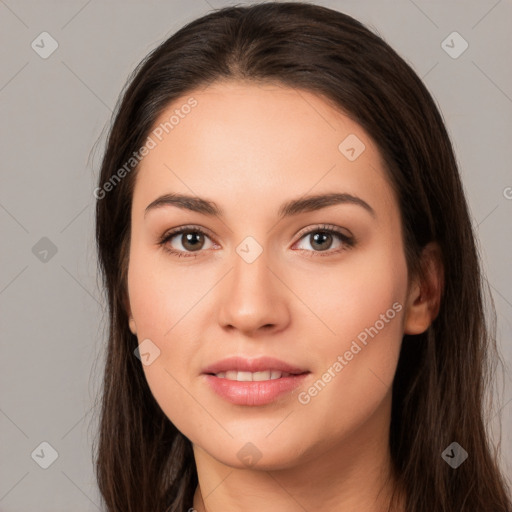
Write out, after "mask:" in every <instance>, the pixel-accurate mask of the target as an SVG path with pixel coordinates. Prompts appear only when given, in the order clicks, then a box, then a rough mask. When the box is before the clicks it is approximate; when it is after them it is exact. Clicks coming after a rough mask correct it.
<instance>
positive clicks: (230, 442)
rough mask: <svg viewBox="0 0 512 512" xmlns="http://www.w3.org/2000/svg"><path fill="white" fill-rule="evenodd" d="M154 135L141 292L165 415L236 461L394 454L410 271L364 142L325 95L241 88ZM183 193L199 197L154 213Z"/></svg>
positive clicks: (177, 113)
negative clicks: (390, 447)
mask: <svg viewBox="0 0 512 512" xmlns="http://www.w3.org/2000/svg"><path fill="white" fill-rule="evenodd" d="M192 98H193V99H192ZM187 105H188V107H187ZM171 116H174V117H173V118H172V119H171ZM170 119H171V120H170ZM166 122H167V125H165V124H163V125H161V123H166ZM154 128H155V129H154V130H153V132H152V134H150V137H151V139H152V142H149V141H148V142H149V143H148V144H147V146H148V148H149V149H148V151H147V154H146V156H145V157H144V158H143V160H142V162H141V164H140V166H139V169H138V171H137V178H136V182H135V188H134V194H133V204H132V214H131V215H132V216H131V221H132V226H131V245H130V258H129V270H128V295H129V306H130V310H131V320H130V328H131V329H132V332H134V333H136V334H137V337H138V340H139V344H142V345H141V347H140V352H141V354H142V356H141V358H142V361H143V362H144V365H143V369H144V372H145V375H146V378H147V381H148V384H149V386H150V388H151V391H152V393H153V395H154V397H155V399H156V400H157V402H158V403H159V405H160V407H161V408H162V410H163V411H164V413H165V414H166V415H167V416H168V418H169V419H170V420H171V421H172V423H174V425H176V427H177V428H178V429H179V430H180V431H181V432H182V433H183V434H184V435H185V436H186V437H187V438H189V439H190V440H191V441H192V442H193V443H194V445H195V448H196V449H197V447H201V448H202V449H203V450H204V453H206V454H207V456H209V457H213V459H216V460H217V461H219V462H221V463H223V464H227V465H230V466H235V467H245V466H248V465H249V466H251V465H256V466H257V467H261V468H286V467H291V466H293V465H296V464H299V463H301V462H307V461H311V460H312V459H313V458H315V457H318V456H322V455H325V454H332V455H334V454H336V453H337V452H339V453H342V452H341V451H343V453H344V454H345V456H346V454H347V447H350V449H352V450H357V449H358V447H359V446H361V445H362V444H363V443H375V444H376V445H377V443H380V442H381V441H382V442H386V441H387V435H388V427H389V420H390V406H391V384H392V381H393V377H394V374H395V370H396V365H397V360H398V356H399V350H400V345H401V340H402V335H403V332H404V330H407V325H406V322H407V300H408V274H407V268H406V261H405V256H404V247H403V242H402V237H401V221H400V211H399V208H398V204H397V200H396V197H395V195H394V193H393V191H392V188H391V186H390V184H389V183H388V181H387V179H386V177H385V172H384V168H383V164H382V162H381V159H380V155H379V153H378V151H377V148H376V146H375V145H374V143H373V142H372V140H370V138H369V136H368V135H367V133H366V132H365V131H364V130H363V129H362V128H361V126H359V125H358V124H356V123H355V122H353V121H352V120H350V119H349V118H348V117H346V116H345V115H342V114H340V113H339V112H337V111H336V110H334V109H333V108H332V107H330V106H329V105H328V104H327V103H326V102H324V100H322V99H321V98H320V97H319V96H317V95H314V94H312V93H309V92H305V91H302V90H300V91H298V90H294V89H291V88H286V87H284V86H278V85H272V86H270V85H265V86H263V85H262V86H258V85H254V84H251V85H248V84H243V83H239V82H224V83H219V82H218V83H216V84H214V85H211V86H210V87H208V88H206V89H201V90H196V91H194V92H193V93H191V94H187V95H186V96H184V97H183V98H181V99H180V100H177V101H175V102H174V103H173V104H172V105H171V106H170V107H169V108H168V109H167V110H165V112H164V113H163V114H162V115H161V117H160V118H159V120H158V122H157V123H156V124H155V127H154ZM166 132H168V133H166ZM170 194H175V195H176V196H175V199H176V198H177V196H187V197H190V199H186V200H185V199H183V198H182V199H181V200H180V201H179V202H172V201H170V200H168V201H166V200H165V199H163V200H161V201H160V202H158V203H155V201H157V200H158V199H159V198H161V197H162V196H165V195H170ZM324 195H325V196H329V195H331V198H330V199H329V198H326V199H325V198H324V199H320V196H324ZM311 197H315V198H316V199H309V198H311ZM167 199H169V197H168V198H167ZM150 205H153V206H150ZM214 211H215V214H213V213H212V212H214ZM182 227H186V228H187V231H186V232H185V233H181V234H175V235H173V236H170V237H169V236H167V241H165V242H164V243H160V242H161V240H162V239H165V238H166V235H169V234H170V232H171V231H172V230H174V229H176V228H182ZM326 228H329V229H332V230H334V232H326V231H325V229H326ZM197 229H200V230H201V231H199V232H198V231H197ZM202 232H204V234H203V233H202ZM170 250H174V251H176V252H177V253H178V254H179V255H181V256H178V254H174V253H171V252H169V251H170ZM134 357H135V356H134ZM231 358H239V359H237V360H235V359H231ZM270 358H272V360H271V359H270ZM230 359H231V360H230ZM251 370H252V371H251Z"/></svg>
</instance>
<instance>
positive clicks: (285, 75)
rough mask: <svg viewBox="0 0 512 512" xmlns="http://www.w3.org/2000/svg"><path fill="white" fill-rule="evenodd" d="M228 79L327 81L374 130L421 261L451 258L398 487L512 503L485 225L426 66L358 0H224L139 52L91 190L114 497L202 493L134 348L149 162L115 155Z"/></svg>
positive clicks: (424, 499)
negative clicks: (495, 390) (131, 285)
mask: <svg viewBox="0 0 512 512" xmlns="http://www.w3.org/2000/svg"><path fill="white" fill-rule="evenodd" d="M224 79H233V80H248V81H252V82H258V81H268V82H276V83H280V84H283V85H285V86H289V87H293V88H296V89H298V90H308V91H311V92H314V93H316V94H319V95H321V96H322V97H323V98H324V99H326V100H327V101H329V102H330V104H332V106H333V107H334V108H337V109H340V110H341V111H343V112H344V113H346V114H347V115H349V116H350V117H351V118H352V119H353V120H355V121H356V122H357V123H359V124H360V125H361V126H362V127H363V128H364V129H365V130H366V132H367V133H368V134H369V135H370V136H371V137H372V138H373V140H374V141H375V143H376V144H377V146H378V148H379V150H380V152H381V155H382V157H383V161H384V162H385V165H386V171H387V173H388V175H389V178H390V180H391V182H392V184H393V187H394V189H395V191H396V194H397V197H398V198H399V206H400V210H401V217H402V225H403V238H404V247H405V252H406V259H407V265H408V269H409V272H410V275H414V274H416V273H417V272H419V271H420V270H421V269H420V255H421V250H422V248H423V247H424V246H425V245H426V244H427V243H428V242H430V241H437V243H438V244H439V246H440V248H441V251H442V257H443V264H444V269H445V281H444V290H443V295H442V301H441V307H440V311H439V314H438V316H437V318H436V319H435V321H434V322H433V324H432V325H431V326H430V328H429V329H428V330H427V331H426V332H425V333H423V334H421V335H416V336H410V335H405V336H404V338H403V342H402V350H401V355H400V359H399V363H398V368H397V372H396V376H395V380H394V383H393V405H392V418H391V434H390V439H389V442H390V449H391V454H392V461H393V466H394V468H393V469H394V472H395V474H396V481H397V488H398V486H399V487H400V489H403V491H404V492H405V496H406V510H407V511H408V512H433V511H435V512H455V511H457V512H462V511H471V512H489V511H493V512H511V510H512V506H511V501H510V496H509V495H508V491H507V482H506V481H505V479H504V477H503V476H502V475H501V473H500V469H499V464H498V451H497V450H496V449H494V450H493V448H495V447H493V445H492V443H491V442H490V440H489V438H488V435H489V434H488V433H487V431H486V428H487V426H486V421H487V419H488V418H487V416H486V408H485V405H486V393H485V391H486V390H487V388H488V385H490V383H491V382H492V380H493V378H494V369H495V367H496V362H497V361H499V360H500V359H499V355H498V353H497V350H496V342H495V339H494V336H493V334H492V333H493V329H492V328H491V327H492V326H493V325H494V324H492V322H491V324H489V321H488V320H486V317H485V314H484V313H485V311H484V305H485V303H484V291H485V288H484V287H483V277H482V275H481V272H480V263H479V257H478V252H477V248H476V244H475V235H474V233H473V229H472V225H471V221H470V217H469V214H468V207H467V204H466V200H465V197H464V193H463V188H462V185H461V181H460V177H459V172H458V169H457V164H456V160H455V157H454V153H453V149H452V146H451V142H450V139H449V137H448V134H447V132H446V129H445V126H444V124H443V121H442V118H441V115H440V113H439V111H438V109H437V107H436V105H435V103H434V101H433V99H432V97H431V95H430V94H429V92H428V91H427V89H426V88H425V86H424V85H423V83H422V82H421V80H420V79H419V78H418V76H417V75H416V74H415V73H414V71H413V70H412V69H411V68H410V67H409V66H408V65H407V64H406V63H405V62H404V60H402V59H401V58H400V57H399V56H398V55H397V53H395V51H394V50H393V49H392V48H390V46H389V45H388V44H386V43H385V42H384V41H383V40H382V39H381V38H380V37H378V36H377V35H375V34H374V33H372V32H371V31H369V30H368V29H367V28H365V27H364V25H362V24H361V23H360V22H358V21H356V20H355V19H353V18H352V17H350V16H348V15H346V14H342V13H340V12H337V11H334V10H331V9H328V8H325V7H320V6H315V5H310V4H307V3H300V2H279V3H263V4H255V5H251V6H244V7H228V8H223V9H219V10H216V11H213V12H212V13H210V14H208V15H206V16H204V17H202V18H200V19H197V20H195V21H192V22H191V23H189V24H188V25H186V26H185V27H183V28H182V29H181V30H179V31H178V32H177V33H176V34H174V35H173V36H172V37H170V38H169V39H167V40H166V41H164V42H163V43H162V44H161V45H160V46H158V48H156V49H155V50H153V51H152V52H151V53H150V54H149V55H148V56H147V57H146V58H145V59H144V60H143V61H142V62H141V63H140V64H139V65H138V67H137V68H136V69H135V71H134V72H133V74H132V76H131V77H130V79H129V81H128V83H127V86H126V87H125V89H124V91H123V94H122V96H121V99H120V101H119V102H118V104H117V107H116V112H115V114H114V118H113V123H112V126H111V128H110V133H109V136H108V141H107V145H106V150H105V153H104V156H103V161H102V166H101V173H100V177H99V183H98V188H97V189H96V190H97V192H96V193H95V195H96V197H97V198H98V199H97V206H96V240H97V248H98V254H99V264H100V269H101V275H102V278H103V285H104V287H105V289H106V291H107V295H108V308H109V311H108V312H109V326H108V328H109V329H108V330H109V333H108V347H107V359H106V366H105V373H104V381H103V394H102V404H101V412H100V414H101V416H100V429H99V438H98V440H97V441H98V444H97V446H96V443H95V447H96V448H97V453H95V462H96V473H97V480H98V484H99V489H100V492H101V494H102V497H103V500H104V503H105V506H106V509H107V510H108V511H109V512H156V511H184V510H187V508H188V507H192V498H193V494H194V490H195V487H196V485H197V473H196V467H195V462H194V458H193V453H192V449H191V443H190V441H189V440H188V439H187V438H186V437H184V436H183V434H181V433H180V432H179V431H178V430H177V429H176V428H175V427H174V425H173V424H172V423H171V422H170V421H169V419H168V418H167V417H166V416H165V414H164V413H163V412H162V410H161V409H160V407H159V406H158V404H157V403H156V401H155V400H154V398H153V396H152V394H151V392H150V389H149V387H148V384H147V382H146V379H145V377H144V373H143V370H142V365H141V364H140V361H139V360H138V359H137V358H136V357H135V356H134V354H133V351H134V349H135V348H136V347H137V338H136V337H135V336H134V335H133V334H132V333H131V332H130V330H129V328H128V316H127V309H126V304H127V302H126V301H127V293H126V291H127V290H126V276H127V268H128V258H129V242H130V229H131V228H130V214H131V203H132V193H133V186H134V185H133V184H134V178H135V174H136V171H137V167H136V166H134V167H133V169H128V170H127V169H126V167H125V171H126V172H125V173H121V174H122V175H123V176H122V179H119V176H120V173H119V169H121V168H123V166H125V164H126V162H128V161H129V160H130V158H131V156H132V154H133V153H134V152H136V151H137V150H138V149H139V148H140V147H142V146H143V144H144V142H145V140H146V139H147V137H148V134H149V133H150V131H151V130H152V129H153V128H154V123H155V120H156V119H157V117H158V116H159V115H160V114H161V113H162V111H163V110H164V109H165V108H166V107H167V106H168V105H169V104H170V103H171V102H172V101H173V100H175V99H177V98H178V97H180V96H182V95H184V94H187V93H189V92H191V91H193V90H194V89H195V88H197V87H199V86H206V85H208V84H211V83H213V82H215V81H217V80H224ZM114 175H116V176H114ZM109 182H110V186H107V184H108V183H109ZM490 311H491V313H492V312H493V311H494V308H493V305H492V303H491V304H490ZM491 320H492V317H491ZM490 325H491V327H490ZM454 441H456V442H457V443H458V444H459V445H461V446H462V447H463V448H464V450H466V452H468V454H469V458H468V459H467V460H466V461H465V462H464V463H463V464H462V465H460V466H459V467H458V468H457V469H453V468H452V467H450V465H449V464H447V463H446V462H445V460H443V458H442V457H441V453H442V452H443V450H445V448H446V447H448V446H449V445H450V444H451V443H452V442H454Z"/></svg>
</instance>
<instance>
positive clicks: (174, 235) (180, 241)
mask: <svg viewBox="0 0 512 512" xmlns="http://www.w3.org/2000/svg"><path fill="white" fill-rule="evenodd" d="M207 240H210V237H209V236H208V235H207V234H206V233H205V232H203V231H202V230H201V229H199V228H192V227H186V226H185V227H182V228H178V229H175V230H174V231H172V232H170V233H168V234H166V235H164V236H163V237H162V239H161V241H160V245H162V246H163V247H164V249H165V250H166V251H168V252H169V253H171V254H176V255H178V256H195V254H191V253H200V252H201V250H202V249H209V248H210V247H211V246H212V245H213V244H212V243H211V241H210V246H207V247H205V243H206V241H207Z"/></svg>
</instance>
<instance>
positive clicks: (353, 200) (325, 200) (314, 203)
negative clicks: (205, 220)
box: [144, 192, 376, 219]
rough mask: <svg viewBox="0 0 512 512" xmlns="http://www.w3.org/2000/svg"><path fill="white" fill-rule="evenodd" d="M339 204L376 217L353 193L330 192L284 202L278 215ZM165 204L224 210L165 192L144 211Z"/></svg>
mask: <svg viewBox="0 0 512 512" xmlns="http://www.w3.org/2000/svg"><path fill="white" fill-rule="evenodd" d="M337 204H354V205H357V206H361V207H362V208H364V209H365V210H366V211H367V212H368V213H370V215H371V216H372V217H376V213H375V210H374V209H373V208H372V207H371V206H370V205H369V204H368V203H367V202H366V201H364V200H363V199H361V198H360V197H357V196H353V195H351V194H342V193H335V192H334V193H330V194H317V195H310V196H303V197H300V198H298V199H292V200H290V201H287V202H286V203H284V204H282V205H281V207H280V208H279V211H278V217H279V218H280V219H283V218H285V217H291V216H294V215H298V214H300V213H305V212H313V211H316V210H321V209H322V208H327V207H328V206H333V205H337ZM164 206H176V207H177V208H181V209H183V210H189V211H193V212H197V213H202V214H203V215H208V216H211V217H213V216H217V217H222V216H223V215H224V211H223V210H222V209H221V208H220V207H219V206H218V205H217V204H216V203H215V202H214V201H210V200H207V199H203V198H200V197H195V196H189V195H185V194H165V195H163V196H160V197H158V198H157V199H155V200H154V201H153V202H152V203H150V204H149V205H148V206H147V207H146V210H145V211H144V216H146V214H147V213H148V212H149V211H151V210H155V209H158V208H162V207H164Z"/></svg>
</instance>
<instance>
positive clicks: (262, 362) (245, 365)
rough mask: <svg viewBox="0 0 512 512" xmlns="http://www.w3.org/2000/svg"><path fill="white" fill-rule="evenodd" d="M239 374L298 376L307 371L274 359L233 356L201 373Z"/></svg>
mask: <svg viewBox="0 0 512 512" xmlns="http://www.w3.org/2000/svg"><path fill="white" fill-rule="evenodd" d="M231 370H235V371H239V372H263V371H265V370H278V371H281V372H285V373H292V374H295V375H297V374H300V373H305V372H307V371H308V370H307V369H306V368H299V367H296V366H293V365H291V364H288V363H285V362H284V361H281V360H280V359H276V358H274V357H258V358H255V359H247V358H245V357H240V356H234V357H228V358H226V359H222V360H221V361H217V362H216V363H213V364H211V365H210V366H207V367H206V368H204V369H203V371H202V373H205V374H212V373H220V372H227V371H231Z"/></svg>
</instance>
